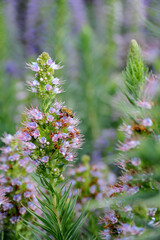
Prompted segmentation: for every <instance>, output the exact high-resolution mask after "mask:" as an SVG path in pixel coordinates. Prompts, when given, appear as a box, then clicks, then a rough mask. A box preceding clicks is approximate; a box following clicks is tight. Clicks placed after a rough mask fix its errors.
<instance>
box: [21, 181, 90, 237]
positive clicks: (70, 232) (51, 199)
mask: <svg viewBox="0 0 160 240" xmlns="http://www.w3.org/2000/svg"><path fill="white" fill-rule="evenodd" d="M39 181H40V182H39V184H41V186H42V187H43V190H42V189H40V188H39V190H38V192H39V195H40V196H41V198H38V202H39V205H40V209H41V210H42V216H40V215H37V214H36V213H35V212H33V211H30V210H28V211H29V212H30V213H31V214H32V215H33V216H34V217H35V218H36V219H37V221H34V222H33V223H29V222H27V221H25V220H24V223H26V224H27V225H28V227H29V228H30V229H31V230H32V231H33V232H35V233H36V236H37V239H41V237H42V236H43V237H45V239H48V240H49V239H50V237H49V236H52V237H53V238H54V239H55V240H74V239H80V229H81V227H82V225H83V223H84V221H85V219H86V217H85V216H84V212H82V213H81V215H80V216H79V217H78V218H77V219H75V216H74V208H75V204H76V200H77V197H78V195H77V196H76V197H73V195H71V196H69V195H70V187H71V186H70V187H69V188H66V187H65V184H64V185H63V186H61V187H60V186H55V187H53V185H52V184H51V183H49V182H48V181H46V180H45V179H44V178H42V177H40V178H39ZM44 189H45V190H46V192H45V193H44ZM43 230H44V231H45V232H43ZM39 235H40V236H41V237H40V236H39Z"/></svg>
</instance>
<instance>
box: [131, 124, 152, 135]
mask: <svg viewBox="0 0 160 240" xmlns="http://www.w3.org/2000/svg"><path fill="white" fill-rule="evenodd" d="M131 129H132V131H135V132H138V133H142V132H146V133H150V131H148V129H147V128H146V127H144V126H143V125H142V124H138V123H135V122H133V123H132V126H131Z"/></svg>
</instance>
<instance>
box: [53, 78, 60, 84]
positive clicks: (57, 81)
mask: <svg viewBox="0 0 160 240" xmlns="http://www.w3.org/2000/svg"><path fill="white" fill-rule="evenodd" d="M52 83H53V84H55V85H59V84H60V83H59V78H57V77H56V78H53V80H52Z"/></svg>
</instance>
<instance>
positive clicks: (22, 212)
mask: <svg viewBox="0 0 160 240" xmlns="http://www.w3.org/2000/svg"><path fill="white" fill-rule="evenodd" d="M19 212H20V214H22V215H24V214H25V213H26V209H25V208H24V207H21V208H20V210H19Z"/></svg>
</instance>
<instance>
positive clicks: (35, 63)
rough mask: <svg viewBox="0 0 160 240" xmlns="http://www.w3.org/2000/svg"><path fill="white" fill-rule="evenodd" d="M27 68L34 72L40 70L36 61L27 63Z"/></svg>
mask: <svg viewBox="0 0 160 240" xmlns="http://www.w3.org/2000/svg"><path fill="white" fill-rule="evenodd" d="M27 65H28V68H29V69H31V70H32V71H34V72H38V71H39V70H40V68H39V66H38V63H37V62H32V64H27Z"/></svg>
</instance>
